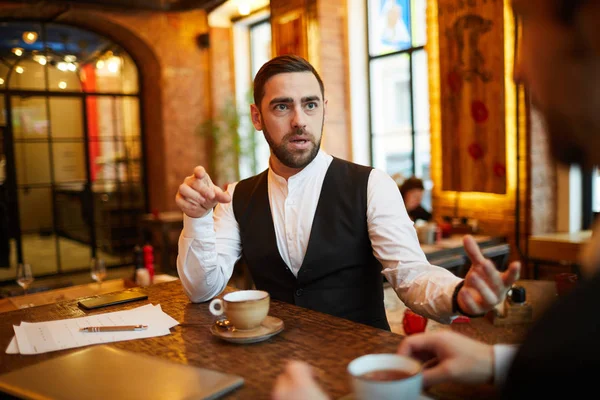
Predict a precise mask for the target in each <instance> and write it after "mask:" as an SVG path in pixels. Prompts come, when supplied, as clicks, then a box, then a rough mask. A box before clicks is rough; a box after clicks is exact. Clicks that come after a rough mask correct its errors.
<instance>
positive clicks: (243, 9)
mask: <svg viewBox="0 0 600 400" xmlns="http://www.w3.org/2000/svg"><path fill="white" fill-rule="evenodd" d="M238 12H239V13H240V15H248V14H250V3H247V2H242V3H239V4H238Z"/></svg>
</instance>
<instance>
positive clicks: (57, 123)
mask: <svg viewBox="0 0 600 400" xmlns="http://www.w3.org/2000/svg"><path fill="white" fill-rule="evenodd" d="M49 101H50V128H51V129H50V134H51V136H52V138H53V139H63V138H69V139H71V138H72V139H83V115H82V107H81V99H80V98H78V97H50V98H49Z"/></svg>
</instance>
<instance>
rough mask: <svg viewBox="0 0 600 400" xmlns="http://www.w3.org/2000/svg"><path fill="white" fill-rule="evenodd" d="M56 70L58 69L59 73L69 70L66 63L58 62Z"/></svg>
mask: <svg viewBox="0 0 600 400" xmlns="http://www.w3.org/2000/svg"><path fill="white" fill-rule="evenodd" d="M56 68H58V69H59V70H61V71H66V70H68V69H69V66H68V65H67V63H66V62H59V63H58V64H56Z"/></svg>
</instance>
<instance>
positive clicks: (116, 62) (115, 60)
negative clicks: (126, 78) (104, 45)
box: [107, 57, 121, 74]
mask: <svg viewBox="0 0 600 400" xmlns="http://www.w3.org/2000/svg"><path fill="white" fill-rule="evenodd" d="M120 66H121V59H120V58H119V57H111V58H110V60H108V65H107V67H108V71H109V72H112V73H113V74H115V73H117V72H118V71H119V67H120Z"/></svg>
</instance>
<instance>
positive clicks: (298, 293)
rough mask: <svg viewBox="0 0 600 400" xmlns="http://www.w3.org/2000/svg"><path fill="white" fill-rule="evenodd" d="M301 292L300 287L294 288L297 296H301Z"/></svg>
mask: <svg viewBox="0 0 600 400" xmlns="http://www.w3.org/2000/svg"><path fill="white" fill-rule="evenodd" d="M302 292H304V291H303V290H302V289H298V290H296V296H298V297H300V296H302Z"/></svg>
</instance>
